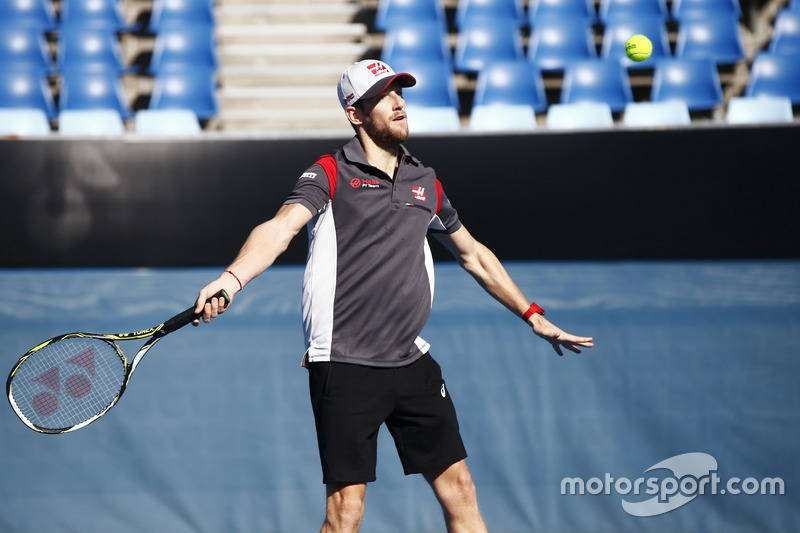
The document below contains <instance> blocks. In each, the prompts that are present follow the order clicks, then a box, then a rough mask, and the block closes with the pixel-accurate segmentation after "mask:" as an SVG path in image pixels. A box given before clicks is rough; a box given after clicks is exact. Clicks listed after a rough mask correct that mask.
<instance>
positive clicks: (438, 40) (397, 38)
mask: <svg viewBox="0 0 800 533" xmlns="http://www.w3.org/2000/svg"><path fill="white" fill-rule="evenodd" d="M406 59H408V60H411V61H441V62H444V63H446V64H448V65H451V64H452V61H453V58H452V55H451V53H450V45H449V43H448V40H447V31H446V29H445V28H443V27H442V26H441V24H439V23H438V22H437V21H434V20H419V21H401V22H398V23H397V24H396V25H394V26H393V27H391V28H389V30H388V31H387V32H386V37H385V39H384V41H383V49H382V51H381V61H383V62H384V63H388V64H389V65H394V63H395V61H397V60H399V61H402V60H406ZM393 68H394V67H393Z"/></svg>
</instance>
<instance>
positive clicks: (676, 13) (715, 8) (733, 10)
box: [671, 0, 742, 21]
mask: <svg viewBox="0 0 800 533" xmlns="http://www.w3.org/2000/svg"><path fill="white" fill-rule="evenodd" d="M671 14H672V18H673V19H674V20H679V21H680V20H684V19H687V20H688V19H693V18H703V19H707V18H709V17H715V16H717V15H733V16H735V17H736V18H737V19H739V18H741V16H742V6H741V5H740V4H739V0H673V1H672V12H671Z"/></svg>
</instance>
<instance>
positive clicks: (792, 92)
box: [744, 52, 800, 105]
mask: <svg viewBox="0 0 800 533" xmlns="http://www.w3.org/2000/svg"><path fill="white" fill-rule="evenodd" d="M798 64H800V56H798V55H795V54H773V53H772V52H761V53H759V54H757V55H756V57H755V59H754V60H753V66H752V67H751V68H750V79H749V81H748V83H747V88H746V89H745V93H744V95H745V96H786V97H788V98H789V99H790V100H791V101H792V105H800V68H798Z"/></svg>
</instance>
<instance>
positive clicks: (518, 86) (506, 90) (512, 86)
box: [473, 59, 547, 112]
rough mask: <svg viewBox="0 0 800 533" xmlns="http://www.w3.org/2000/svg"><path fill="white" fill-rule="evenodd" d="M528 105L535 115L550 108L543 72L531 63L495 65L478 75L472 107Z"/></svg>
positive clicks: (502, 63)
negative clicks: (548, 106)
mask: <svg viewBox="0 0 800 533" xmlns="http://www.w3.org/2000/svg"><path fill="white" fill-rule="evenodd" d="M491 104H505V105H527V106H530V107H531V109H533V110H534V111H536V112H542V111H545V110H546V109H547V96H546V95H545V90H544V82H543V81H542V74H541V72H540V71H539V70H538V69H537V68H536V67H534V66H533V65H532V64H531V63H530V61H526V60H525V59H520V60H517V61H502V62H498V63H493V64H492V65H489V66H488V67H486V68H485V69H483V70H482V71H481V72H480V73H479V74H478V83H477V86H476V88H475V96H474V99H473V105H475V106H479V105H491Z"/></svg>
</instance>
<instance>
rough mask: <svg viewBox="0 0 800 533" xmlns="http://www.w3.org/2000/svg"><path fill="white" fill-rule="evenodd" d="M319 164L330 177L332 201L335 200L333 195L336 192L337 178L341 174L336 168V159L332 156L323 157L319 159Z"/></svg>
mask: <svg viewBox="0 0 800 533" xmlns="http://www.w3.org/2000/svg"><path fill="white" fill-rule="evenodd" d="M317 164H319V166H321V167H322V170H324V171H325V174H326V175H327V176H328V185H330V199H331V200H333V193H334V192H335V191H336V177H337V174H338V172H339V170H338V168H337V166H336V159H334V158H333V156H332V155H330V154H327V155H323V156H322V157H320V158H319V159H317Z"/></svg>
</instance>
